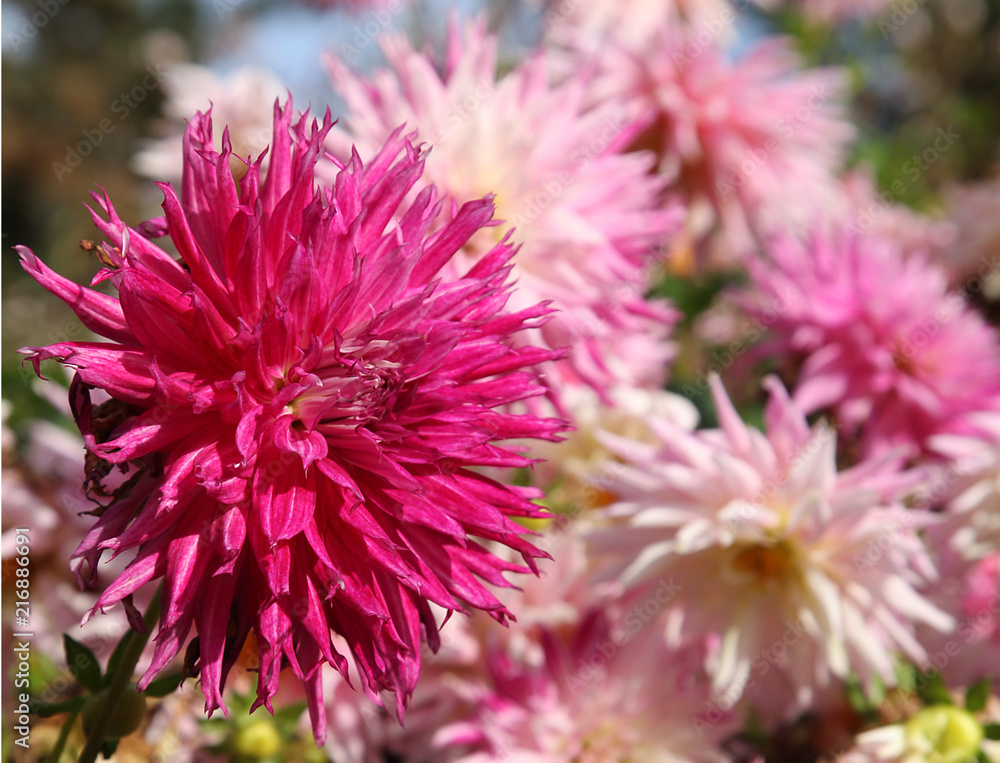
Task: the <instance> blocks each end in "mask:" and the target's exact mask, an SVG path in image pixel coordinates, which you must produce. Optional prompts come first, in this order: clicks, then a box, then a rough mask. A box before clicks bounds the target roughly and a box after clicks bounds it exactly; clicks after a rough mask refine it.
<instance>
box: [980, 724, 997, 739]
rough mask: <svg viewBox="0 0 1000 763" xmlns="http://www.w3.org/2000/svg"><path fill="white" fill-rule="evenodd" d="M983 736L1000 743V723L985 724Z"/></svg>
mask: <svg viewBox="0 0 1000 763" xmlns="http://www.w3.org/2000/svg"><path fill="white" fill-rule="evenodd" d="M983 736H985V737H986V738H987V739H992V740H993V741H994V742H997V741H1000V723H987V724H984V725H983Z"/></svg>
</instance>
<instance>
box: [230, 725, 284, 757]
mask: <svg viewBox="0 0 1000 763" xmlns="http://www.w3.org/2000/svg"><path fill="white" fill-rule="evenodd" d="M231 746H232V751H233V754H234V755H235V756H237V757H240V758H249V759H250V760H261V759H263V758H271V757H274V756H276V755H277V754H278V753H279V752H281V734H280V733H279V732H278V729H277V728H275V725H274V723H272V722H271V719H270V718H261V719H260V720H256V721H253V722H251V723H249V724H247V725H246V726H244V727H243V728H241V729H239V730H238V731H237V732H236V734H234V735H233V739H232V742H231Z"/></svg>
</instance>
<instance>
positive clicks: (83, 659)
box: [63, 634, 101, 694]
mask: <svg viewBox="0 0 1000 763" xmlns="http://www.w3.org/2000/svg"><path fill="white" fill-rule="evenodd" d="M63 648H64V649H65V651H66V665H68V666H69V670H70V672H71V673H72V674H73V675H74V676H76V680H77V681H79V682H80V683H81V684H82V685H83V686H84V687H85V688H86V689H87V691H89V692H92V693H95V694H96V693H97V692H99V691H100V690H101V664H100V663H99V662H98V661H97V656H96V655H95V654H94V653H93V652H92V651H90V649H88V648H87V647H85V646H84V645H83V644H81V643H80V642H79V641H75V640H73V639H72V638H70V637H69V636H67V635H65V634H63Z"/></svg>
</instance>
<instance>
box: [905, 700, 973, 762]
mask: <svg viewBox="0 0 1000 763" xmlns="http://www.w3.org/2000/svg"><path fill="white" fill-rule="evenodd" d="M904 729H905V734H906V749H907V750H908V751H911V752H914V753H920V754H922V755H923V756H924V760H926V761H927V762H928V763H966V762H967V761H970V760H975V758H976V754H977V753H978V752H979V745H980V744H982V741H983V727H982V726H981V725H980V723H979V721H977V720H976V719H975V718H974V717H973V716H972V714H971V713H969V712H968V711H966V710H962V709H961V708H958V707H954V706H952V705H932V706H931V707H925V708H924V709H923V710H921V711H920V712H919V713H917V714H916V715H914V716H913V717H912V718H910V720H908V721H907V722H906V725H905V726H904Z"/></svg>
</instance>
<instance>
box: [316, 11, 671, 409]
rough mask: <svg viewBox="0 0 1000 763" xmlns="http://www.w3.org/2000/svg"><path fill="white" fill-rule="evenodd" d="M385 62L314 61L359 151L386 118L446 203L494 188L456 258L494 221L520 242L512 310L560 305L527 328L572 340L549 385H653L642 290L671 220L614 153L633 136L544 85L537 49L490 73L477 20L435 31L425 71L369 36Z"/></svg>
mask: <svg viewBox="0 0 1000 763" xmlns="http://www.w3.org/2000/svg"><path fill="white" fill-rule="evenodd" d="M380 43H381V44H382V49H383V52H384V53H385V56H386V58H387V59H388V62H389V66H390V69H389V70H382V71H378V72H376V73H375V74H374V75H372V77H371V79H366V78H364V77H362V76H361V75H358V74H355V73H353V72H351V71H350V70H348V69H347V67H345V66H344V65H343V64H342V63H340V62H339V61H337V60H336V59H335V58H332V57H331V58H329V59H328V65H329V68H330V72H331V75H332V77H333V82H334V86H335V88H336V89H337V90H338V91H339V92H340V93H341V94H342V95H343V96H344V98H345V100H346V101H347V104H348V106H349V109H350V112H349V116H348V117H347V120H346V122H347V127H348V133H349V134H340V135H339V140H338V143H337V144H336V145H335V147H334V151H335V152H336V153H341V154H342V153H344V152H345V149H346V147H347V146H349V145H350V144H351V143H352V142H356V143H357V145H358V150H359V152H360V153H361V155H362V156H363V157H364V156H365V155H366V154H371V153H372V152H374V151H375V150H377V148H378V146H379V145H380V143H381V141H383V140H385V138H386V136H388V135H389V134H391V133H392V132H393V131H394V130H395V129H396V128H397V125H400V124H403V123H405V124H406V125H407V127H408V128H412V129H416V130H417V131H418V133H419V136H420V138H421V139H423V140H426V141H428V142H429V143H430V144H431V146H432V150H431V152H430V154H429V156H428V158H427V171H426V175H425V177H426V180H427V181H428V182H433V183H435V184H436V185H437V186H438V187H439V188H440V189H442V192H443V193H445V194H447V195H448V196H449V197H450V198H452V199H463V198H468V197H469V194H472V196H473V197H477V196H481V195H482V194H484V193H494V194H496V204H497V216H498V217H499V218H501V219H502V220H504V221H505V225H504V226H501V227H497V228H494V229H492V230H491V231H483V232H482V233H480V234H479V235H478V236H477V237H475V238H473V239H472V241H471V242H470V244H469V245H467V246H466V247H465V248H464V250H463V252H462V253H461V256H460V258H456V263H457V264H461V266H462V267H467V266H468V265H470V264H471V263H473V262H475V261H476V260H477V259H478V258H479V257H481V256H483V254H484V253H485V252H486V251H488V250H489V249H490V248H491V247H492V246H493V245H494V243H495V242H496V240H497V238H498V237H499V236H500V235H501V234H502V233H503V232H504V230H506V228H507V227H508V226H509V227H513V228H514V234H513V236H514V240H515V241H517V242H518V243H523V245H522V247H521V249H520V251H519V252H518V254H517V256H516V257H515V260H514V265H515V276H516V278H517V281H518V289H517V291H516V292H515V293H514V295H513V299H514V301H515V303H516V305H517V306H518V307H521V306H527V305H529V304H534V303H536V302H538V301H539V300H542V299H549V300H552V302H553V304H554V306H556V307H558V308H559V310H560V312H559V313H558V314H557V315H556V316H555V317H554V318H553V319H552V320H551V321H549V322H548V323H547V324H546V325H545V326H544V327H543V328H542V329H540V330H539V331H538V332H536V333H535V334H534V335H533V336H531V340H532V341H533V342H535V343H538V344H542V345H544V346H547V347H564V346H570V347H571V348H572V350H571V352H570V354H569V356H568V358H567V361H566V362H563V363H560V364H559V366H558V367H557V368H556V369H555V373H554V374H552V376H553V377H554V378H552V379H551V381H552V383H553V384H554V385H556V386H558V385H559V384H570V385H573V384H581V383H582V384H589V385H591V386H593V387H594V388H595V389H597V390H598V391H599V392H600V393H601V394H602V395H605V397H606V391H607V388H608V387H609V386H611V385H614V384H624V385H628V386H648V387H659V386H660V385H661V384H662V383H663V382H664V380H665V376H666V366H667V362H668V361H669V360H670V359H671V357H672V356H673V347H672V345H671V344H670V343H669V342H668V341H667V337H668V334H669V331H670V327H671V325H672V324H673V322H674V321H675V320H676V314H675V312H674V311H673V310H671V309H669V308H668V307H667V306H666V305H665V303H663V302H662V301H647V300H646V299H645V298H644V296H645V293H646V291H647V290H648V289H649V288H650V286H651V285H652V283H653V281H654V278H655V275H656V263H655V262H654V261H653V257H652V255H653V254H654V248H655V247H657V246H658V245H661V244H662V243H663V242H664V239H665V237H666V236H667V235H668V234H670V232H671V231H672V230H673V229H674V228H675V227H676V225H677V224H678V223H679V221H680V216H679V209H677V208H675V207H670V208H669V209H665V208H664V207H663V206H662V205H661V203H660V199H659V192H660V190H661V189H662V183H661V182H660V181H659V180H658V179H656V178H655V177H654V176H653V175H651V174H650V172H649V171H650V169H651V167H652V163H653V157H652V156H651V155H650V154H649V153H632V154H623V153H621V151H620V149H621V148H622V146H623V144H625V143H627V142H628V141H629V136H630V135H631V134H632V133H633V132H634V130H633V127H632V124H631V123H630V122H629V120H628V119H627V115H626V113H625V110H624V109H623V108H621V106H620V105H618V104H610V103H609V104H607V105H606V106H605V107H602V108H599V109H587V108H586V107H585V105H584V103H583V101H584V97H585V86H584V82H583V80H582V79H580V78H577V79H576V80H573V81H570V82H567V83H565V84H563V85H560V86H552V85H550V84H549V77H548V75H549V72H548V65H547V60H546V58H545V56H544V55H543V54H538V55H537V56H535V57H533V58H532V59H530V60H529V61H527V62H525V63H524V64H522V65H521V66H519V67H517V68H516V69H514V70H513V71H511V72H509V73H508V74H506V75H504V76H499V75H498V72H497V40H496V38H494V37H493V36H490V35H488V34H487V33H486V31H485V28H484V25H482V24H476V23H469V24H468V25H466V26H465V27H464V29H459V28H458V27H457V26H452V27H451V29H450V30H449V37H448V44H447V53H446V56H445V58H444V61H443V62H442V63H441V66H440V67H439V66H438V65H437V64H436V62H435V61H433V60H431V59H430V58H428V57H427V56H425V55H424V54H421V53H418V52H416V51H414V50H413V49H412V48H411V47H410V45H409V43H408V42H407V41H406V40H405V39H404V38H401V37H400V38H397V37H392V38H389V37H383V38H382V40H380Z"/></svg>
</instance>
